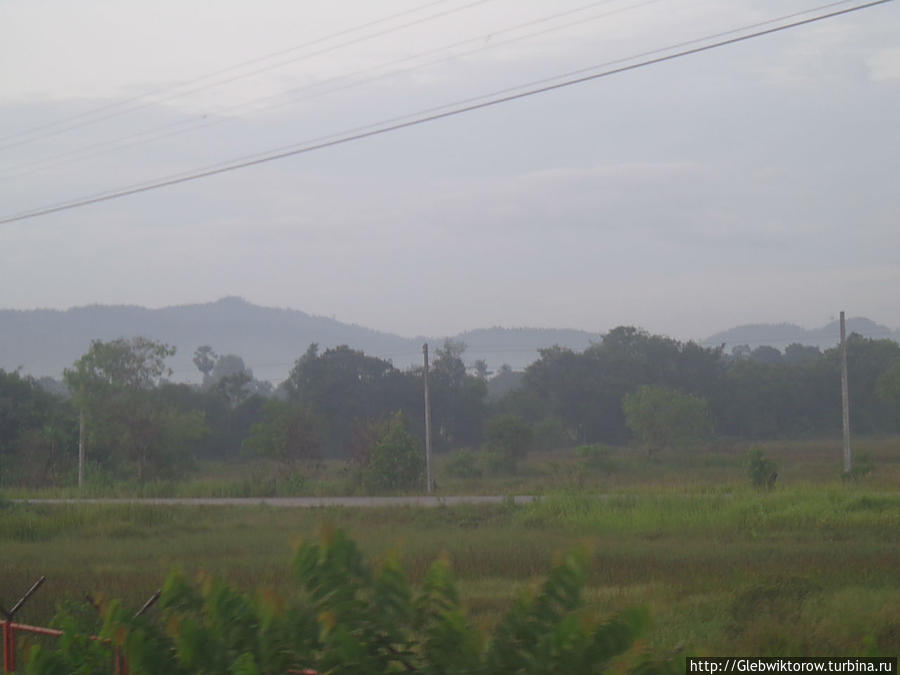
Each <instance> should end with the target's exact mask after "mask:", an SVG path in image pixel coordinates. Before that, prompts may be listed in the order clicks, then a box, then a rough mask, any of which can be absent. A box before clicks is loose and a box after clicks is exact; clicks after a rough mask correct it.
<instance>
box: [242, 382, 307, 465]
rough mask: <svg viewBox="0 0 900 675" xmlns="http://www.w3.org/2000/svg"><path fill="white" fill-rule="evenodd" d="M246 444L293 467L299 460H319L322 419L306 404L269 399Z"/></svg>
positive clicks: (263, 454)
mask: <svg viewBox="0 0 900 675" xmlns="http://www.w3.org/2000/svg"><path fill="white" fill-rule="evenodd" d="M244 444H245V446H246V447H247V448H248V449H250V450H252V451H253V452H255V453H256V454H258V455H262V456H264V457H270V458H272V459H274V460H277V461H279V462H281V463H282V464H284V465H285V466H286V467H287V468H289V469H292V470H293V469H294V468H296V465H297V464H298V463H299V462H309V461H311V460H315V459H318V457H319V452H320V450H321V447H322V432H321V421H320V420H319V418H318V417H317V416H316V414H315V413H314V412H313V411H312V410H311V409H310V408H308V407H307V406H304V405H302V404H299V403H289V402H284V401H279V400H277V399H270V400H268V401H266V403H265V406H264V407H263V410H262V420H260V421H259V422H257V423H256V424H254V425H253V426H252V427H251V429H250V436H249V437H248V438H247V440H246V441H245V442H244Z"/></svg>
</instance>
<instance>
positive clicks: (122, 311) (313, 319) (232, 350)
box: [0, 297, 602, 382]
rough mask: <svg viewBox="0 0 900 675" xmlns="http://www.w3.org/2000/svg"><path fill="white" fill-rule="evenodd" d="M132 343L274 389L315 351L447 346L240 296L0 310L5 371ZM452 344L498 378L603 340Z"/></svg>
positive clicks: (180, 377) (382, 352) (492, 337)
mask: <svg viewBox="0 0 900 675" xmlns="http://www.w3.org/2000/svg"><path fill="white" fill-rule="evenodd" d="M136 335H142V336H145V337H148V338H151V339H153V340H158V341H161V342H165V343H167V344H170V345H175V347H176V349H177V351H176V353H175V356H174V357H172V358H171V359H169V361H168V363H169V366H170V367H171V368H172V370H173V374H172V379H173V380H176V381H186V382H193V381H198V380H199V379H200V374H199V372H198V371H197V369H196V367H195V366H194V364H193V361H192V358H193V354H194V350H196V349H197V347H199V346H201V345H210V346H212V348H213V349H214V350H215V351H216V352H217V353H218V354H237V355H238V356H240V357H241V358H242V359H243V360H244V362H245V363H246V365H247V366H249V367H250V368H251V369H252V370H253V374H254V375H255V376H256V377H257V378H259V379H263V380H271V381H275V382H277V381H280V380H282V379H284V378H285V377H286V376H287V374H288V373H289V372H290V370H291V368H292V367H293V365H294V361H296V359H297V358H298V357H299V356H301V355H302V354H303V353H304V352H305V351H306V349H307V347H309V345H310V344H311V343H313V342H316V343H318V345H319V348H320V350H325V349H327V348H329V347H336V346H337V345H342V344H346V345H349V346H350V347H352V348H353V349H359V350H361V351H363V352H365V353H366V354H368V355H370V356H378V357H380V358H385V359H390V360H391V361H392V362H393V363H394V365H395V366H397V367H400V368H405V367H407V366H410V365H412V364H419V363H421V362H422V345H423V343H425V342H428V343H429V346H430V349H431V353H432V354H433V353H434V350H435V349H436V348H438V347H440V346H441V345H442V344H443V341H444V338H425V337H416V338H404V337H401V336H399V335H392V334H390V333H382V332H379V331H375V330H371V329H369V328H365V327H363V326H358V325H355V324H346V323H342V322H340V321H336V320H334V319H329V318H325V317H321V316H312V315H310V314H306V313H305V312H300V311H297V310H291V309H276V308H271V307H260V306H258V305H253V304H251V303H249V302H247V301H245V300H243V299H241V298H234V297H229V298H223V299H221V300H218V301H216V302H211V303H206V304H199V305H181V306H177V307H164V308H162V309H147V308H144V307H135V306H130V305H128V306H108V305H91V306H88V307H77V308H73V309H69V310H65V311H60V310H46V309H37V310H0V368H3V369H4V370H14V369H16V368H18V367H20V366H21V367H22V370H23V371H24V372H25V373H28V374H30V375H34V376H36V377H41V376H45V375H49V376H51V377H55V378H58V377H60V375H61V374H62V371H63V369H64V368H67V367H69V366H71V365H72V363H73V362H74V361H75V360H76V359H78V358H79V357H80V356H81V355H82V354H84V353H85V352H86V351H87V350H88V348H89V347H90V344H91V340H95V339H99V340H113V339H115V338H119V337H133V336H136ZM449 337H451V338H452V339H453V340H461V341H463V342H465V343H466V345H467V349H466V352H465V354H464V359H465V361H466V363H467V364H468V365H472V364H473V363H474V362H475V360H477V359H484V360H485V361H487V363H488V367H489V368H490V369H492V370H497V369H499V367H500V366H501V365H503V364H508V365H509V366H511V367H512V368H513V369H515V370H520V369H523V368H525V367H526V366H527V365H528V364H529V363H531V362H532V361H534V360H535V359H536V358H537V357H538V353H537V350H538V349H539V348H541V347H550V346H553V345H554V344H559V345H564V346H567V347H570V348H572V349H577V350H583V349H585V348H586V347H587V346H588V345H590V343H591V341H592V340H594V341H596V340H599V339H600V338H601V337H602V336H601V335H600V334H599V333H588V332H586V331H579V330H554V329H533V328H520V329H507V328H488V329H482V330H474V331H468V332H465V333H460V334H459V335H453V336H449Z"/></svg>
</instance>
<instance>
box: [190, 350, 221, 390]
mask: <svg viewBox="0 0 900 675" xmlns="http://www.w3.org/2000/svg"><path fill="white" fill-rule="evenodd" d="M218 358H219V357H218V355H217V354H216V352H215V351H213V348H212V347H210V346H209V345H201V346H200V347H197V350H196V351H195V352H194V365H195V366H197V370H199V371H200V372H201V373H202V374H203V380H204V382H205V381H206V378H207V377H209V375H210V373H212V371H213V368H215V366H216V360H217V359H218Z"/></svg>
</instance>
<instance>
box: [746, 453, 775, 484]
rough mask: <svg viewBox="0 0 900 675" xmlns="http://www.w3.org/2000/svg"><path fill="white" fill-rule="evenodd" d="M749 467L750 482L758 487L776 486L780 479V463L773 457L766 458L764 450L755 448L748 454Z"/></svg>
mask: <svg viewBox="0 0 900 675" xmlns="http://www.w3.org/2000/svg"><path fill="white" fill-rule="evenodd" d="M747 467H748V473H749V474H750V482H752V483H753V485H755V486H756V487H758V488H763V487H764V488H768V489H769V490H771V489H772V488H774V487H775V481H776V480H777V479H778V465H777V464H776V463H775V462H774V461H772V460H771V459H766V457H765V456H764V455H763V453H762V450H760V449H759V448H753V449H751V450H750V452H749V453H748V455H747Z"/></svg>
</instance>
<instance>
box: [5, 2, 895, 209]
mask: <svg viewBox="0 0 900 675" xmlns="http://www.w3.org/2000/svg"><path fill="white" fill-rule="evenodd" d="M891 1H892V0H875V1H872V2H867V3H863V4H859V5H855V6H852V7H849V8H844V9H840V10H834V11H829V12H824V13H821V14H818V15H816V16H813V17H809V18H805V19H801V20H796V21H791V22H789V23H783V24H781V25H777V26H775V27H771V28H766V29H763V30H755V31H752V32H744V33H743V34H740V35H737V36H735V37H731V38H728V39H722V40H716V41H714V42H708V43H707V44H701V45H700V46H697V47H693V48H690V49H681V50H679V51H675V52H673V53H669V54H665V55H663V56H658V57H655V58H649V59H644V60H641V61H638V62H635V63H631V64H628V65H623V66H621V67H616V68H610V69H601V70H599V71H598V70H597V69H598V68H599V67H600V66H592V67H590V68H581V69H578V70H576V71H569V72H567V73H563V74H560V75H557V76H555V77H553V78H545V79H543V80H540V81H537V82H531V83H527V84H522V85H519V86H517V87H512V88H507V89H503V90H501V91H495V92H492V93H490V94H485V95H483V96H480V97H477V98H470V99H466V100H463V101H456V102H454V103H450V104H447V105H444V106H440V107H439V108H430V109H427V110H420V111H418V112H417V113H413V114H411V115H407V116H404V117H401V118H391V119H388V120H382V121H380V122H376V123H374V124H371V125H367V126H365V127H357V128H355V129H351V130H346V131H345V132H343V133H341V134H335V135H332V136H329V137H326V138H322V139H313V140H308V141H305V142H303V143H299V144H293V145H290V146H282V147H279V148H275V149H271V150H269V151H266V152H263V153H257V154H255V155H252V156H247V157H242V158H237V159H233V160H230V161H228V162H222V163H219V164H216V165H213V166H208V167H205V168H201V169H196V170H194V171H191V172H183V173H180V174H176V175H171V176H167V177H163V178H159V179H156V180H153V181H147V182H144V183H140V184H135V185H131V186H127V187H122V188H118V189H115V190H110V191H107V192H103V193H98V194H95V195H91V196H87V197H82V198H79V199H74V200H70V201H66V202H62V203H58V204H55V205H51V206H45V207H41V208H36V209H33V210H29V211H24V212H21V213H18V214H14V215H11V216H7V217H4V218H0V224H2V223H11V222H16V221H20V220H25V219H28V218H35V217H38V216H43V215H47V214H50V213H55V212H60V211H65V210H70V209H75V208H79V207H83V206H87V205H90V204H95V203H99V202H104V201H109V200H113V199H119V198H122V197H126V196H129V195H134V194H138V193H142V192H148V191H151V190H157V189H160V188H163V187H168V186H172V185H176V184H180V183H186V182H190V181H196V180H199V179H202V178H206V177H210V176H214V175H217V174H221V173H226V172H230V171H236V170H238V169H243V168H248V167H250V166H255V165H259V164H263V163H267V162H273V161H276V160H279V159H284V158H286V157H290V156H294V155H299V154H303V153H309V152H313V151H316V150H321V149H324V148H327V147H331V146H335V145H340V144H345V143H349V142H353V141H358V140H361V139H363V138H368V137H372V136H377V135H381V134H386V133H389V132H393V131H398V130H400V129H404V128H408V127H412V126H417V125H421V124H425V123H428V122H433V121H436V120H439V119H443V118H447V117H452V116H456V115H461V114H463V113H469V112H473V111H476V110H480V109H484V108H488V107H491V106H496V105H500V104H503V103H508V102H511V101H514V100H518V99H522V98H526V97H530V96H535V95H538V94H543V93H548V92H551V91H554V90H557V89H561V88H564V87H570V86H574V85H577V84H582V83H586V82H589V81H593V80H597V79H600V78H603V77H608V76H611V75H616V74H621V73H625V72H628V71H632V70H636V69H639V68H644V67H648V66H651V65H655V64H658V63H662V62H665V61H670V60H674V59H678V58H682V57H686V56H690V55H694V54H699V53H701V52H706V51H709V50H712V49H716V48H720V47H724V46H727V45H731V44H735V43H739V42H743V41H747V40H750V39H754V38H759V37H762V36H765V35H769V34H772V33H777V32H780V31H784V30H788V29H792V28H796V27H799V26H804V25H808V24H811V23H814V22H818V21H822V20H825V19H829V18H833V17H837V16H841V15H846V14H849V13H851V12H856V11H859V10H862V9H867V8H870V7H874V6H877V5H882V4H886V3H887V2H891ZM833 4H834V3H831V4H830V5H823V6H820V7H819V8H818V9H819V10H821V9H823V8H826V7H830V6H833ZM755 25H758V24H753V25H751V26H745V27H742V28H738V29H734V30H733V31H729V33H736V32H742V31H746V30H750V28H752V26H755ZM717 35H720V34H717ZM710 39H713V36H707V37H706V38H701V39H700V40H696V41H692V42H694V43H696V42H701V41H705V40H710ZM673 48H674V46H670V47H668V48H664V49H673ZM655 51H664V50H655Z"/></svg>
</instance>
